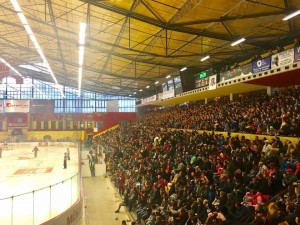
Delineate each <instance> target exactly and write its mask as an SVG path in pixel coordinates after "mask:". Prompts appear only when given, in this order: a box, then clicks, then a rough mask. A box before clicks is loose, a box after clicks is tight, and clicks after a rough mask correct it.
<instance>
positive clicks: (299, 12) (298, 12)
mask: <svg viewBox="0 0 300 225" xmlns="http://www.w3.org/2000/svg"><path fill="white" fill-rule="evenodd" d="M299 14H300V9H299V10H297V11H296V12H293V13H291V14H289V15H287V16H286V17H284V18H283V19H282V20H283V21H286V20H289V19H291V18H293V17H295V16H297V15H299Z"/></svg>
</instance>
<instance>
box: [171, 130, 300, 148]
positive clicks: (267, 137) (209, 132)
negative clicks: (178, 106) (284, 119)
mask: <svg viewBox="0 0 300 225" xmlns="http://www.w3.org/2000/svg"><path fill="white" fill-rule="evenodd" d="M168 130H171V131H176V130H182V131H187V132H198V133H199V134H202V133H204V132H206V133H208V134H211V133H212V132H214V133H215V134H222V135H223V136H224V137H227V136H228V133H227V132H222V131H205V130H191V129H176V128H169V129H168ZM230 135H231V137H236V136H238V137H239V139H240V138H241V137H242V136H244V137H245V138H246V139H249V140H251V141H252V140H254V139H255V138H256V137H258V138H259V139H263V138H266V139H268V140H270V141H271V140H272V139H273V138H275V136H271V135H264V134H247V133H230ZM278 137H279V138H280V140H281V141H282V142H284V141H285V140H289V141H291V142H292V143H293V144H294V145H295V144H296V143H297V142H298V138H296V137H286V136H278Z"/></svg>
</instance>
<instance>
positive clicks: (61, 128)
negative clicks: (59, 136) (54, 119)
mask: <svg viewBox="0 0 300 225" xmlns="http://www.w3.org/2000/svg"><path fill="white" fill-rule="evenodd" d="M58 129H59V130H63V129H64V123H63V121H58Z"/></svg>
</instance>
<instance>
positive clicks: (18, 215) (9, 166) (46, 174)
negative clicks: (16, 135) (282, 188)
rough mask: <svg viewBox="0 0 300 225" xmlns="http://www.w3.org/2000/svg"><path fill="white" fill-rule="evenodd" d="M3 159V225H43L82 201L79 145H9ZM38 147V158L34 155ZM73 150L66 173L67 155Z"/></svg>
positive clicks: (0, 218) (0, 183)
mask: <svg viewBox="0 0 300 225" xmlns="http://www.w3.org/2000/svg"><path fill="white" fill-rule="evenodd" d="M8 145H11V146H12V148H13V150H4V151H3V152H2V158H0V171H1V173H0V212H1V213H0V224H1V225H13V224H17V225H22V224H24V225H29V224H41V223H44V222H45V221H48V220H50V219H52V218H55V217H57V216H58V215H60V214H61V213H63V212H65V211H66V210H67V209H68V208H70V207H71V206H72V205H74V204H75V203H76V202H78V200H79V199H80V191H81V179H80V173H79V160H78V157H79V155H78V147H77V143H69V142H65V143H63V142H57V143H53V142H52V143H50V142H33V143H9V144H8ZM34 146H38V148H39V151H38V153H37V158H35V157H34V153H33V152H32V150H33V148H34ZM67 147H69V149H70V160H68V161H67V169H63V160H64V153H65V152H66V149H67Z"/></svg>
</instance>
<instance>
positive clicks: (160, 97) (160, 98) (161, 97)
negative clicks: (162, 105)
mask: <svg viewBox="0 0 300 225" xmlns="http://www.w3.org/2000/svg"><path fill="white" fill-rule="evenodd" d="M162 99H163V93H158V95H157V101H161V100H162Z"/></svg>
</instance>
